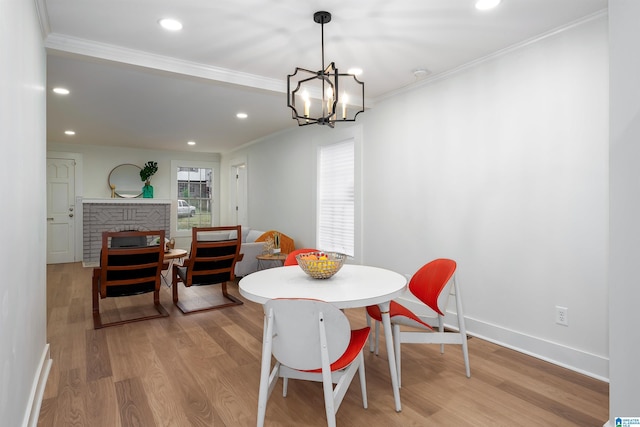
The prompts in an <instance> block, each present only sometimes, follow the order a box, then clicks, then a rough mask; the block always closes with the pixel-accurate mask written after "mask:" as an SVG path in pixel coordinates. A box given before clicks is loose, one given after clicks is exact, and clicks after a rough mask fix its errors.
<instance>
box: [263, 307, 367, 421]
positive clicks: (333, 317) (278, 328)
mask: <svg viewBox="0 0 640 427" xmlns="http://www.w3.org/2000/svg"><path fill="white" fill-rule="evenodd" d="M264 311H265V329H264V337H263V349H262V368H261V375H260V392H259V397H258V420H257V425H258V427H261V426H263V425H264V421H265V414H266V407H267V400H268V399H269V396H270V395H271V392H272V391H273V388H274V387H275V385H276V383H277V381H278V378H280V377H282V378H283V386H282V395H283V396H284V397H286V396H287V385H288V380H289V379H298V380H308V381H318V382H322V385H323V390H324V403H325V413H326V417H327V425H328V426H330V427H333V426H335V425H336V412H337V411H338V408H339V407H340V404H341V403H342V399H343V398H344V395H345V393H346V392H347V389H348V388H349V385H350V384H351V381H352V379H353V377H354V376H355V374H356V372H358V376H359V377H360V388H361V393H362V404H363V406H364V408H367V389H366V380H365V372H364V356H363V348H364V346H365V345H366V342H367V339H368V337H369V331H370V328H369V327H365V328H362V329H357V330H351V327H350V325H349V321H348V319H347V317H346V316H345V314H344V313H343V312H342V311H340V310H339V309H338V308H336V307H335V306H333V305H331V304H329V303H326V302H322V301H317V300H307V299H273V300H269V301H267V302H266V303H265V305H264ZM271 355H273V357H274V358H275V360H276V363H275V365H274V367H273V369H271ZM334 383H335V384H336V386H335V387H334V386H333V384H334Z"/></svg>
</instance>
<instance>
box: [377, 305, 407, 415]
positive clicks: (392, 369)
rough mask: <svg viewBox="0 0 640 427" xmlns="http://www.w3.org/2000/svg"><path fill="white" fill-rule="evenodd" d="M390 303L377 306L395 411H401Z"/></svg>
mask: <svg viewBox="0 0 640 427" xmlns="http://www.w3.org/2000/svg"><path fill="white" fill-rule="evenodd" d="M390 304H391V301H388V302H385V303H382V304H378V307H379V308H380V313H381V314H382V325H383V327H384V340H385V342H386V344H387V357H388V359H389V375H391V387H392V388H393V398H394V400H395V402H396V411H397V412H400V411H402V405H401V404H400V387H399V386H398V371H397V368H396V354H395V352H394V350H393V333H392V331H391V317H389V306H390Z"/></svg>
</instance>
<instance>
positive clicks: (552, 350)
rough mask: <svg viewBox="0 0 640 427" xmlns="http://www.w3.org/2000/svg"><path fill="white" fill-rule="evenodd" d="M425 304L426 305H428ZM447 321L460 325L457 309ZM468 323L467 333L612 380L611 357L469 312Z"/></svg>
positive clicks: (410, 305) (413, 306) (408, 304)
mask: <svg viewBox="0 0 640 427" xmlns="http://www.w3.org/2000/svg"><path fill="white" fill-rule="evenodd" d="M401 302H402V304H403V305H405V306H406V307H407V308H409V309H411V310H414V312H415V313H416V314H421V311H422V310H423V309H421V308H420V306H419V305H416V304H414V303H413V302H412V301H411V300H410V299H407V298H401ZM421 306H422V307H424V305H421ZM436 324H437V323H436ZM445 325H446V326H447V327H450V328H452V329H457V328H458V326H457V325H458V319H457V316H456V314H455V313H452V312H449V311H447V313H446V316H445ZM465 326H466V328H467V334H468V335H470V336H475V337H478V338H480V339H483V340H486V341H490V342H492V343H495V344H498V345H500V346H503V347H507V348H510V349H512V350H516V351H519V352H521V353H524V354H527V355H529V356H533V357H535V358H538V359H541V360H544V361H546V362H549V363H553V364H554V365H558V366H562V367H563V368H567V369H570V370H572V371H575V372H579V373H581V374H584V375H587V376H589V377H592V378H596V379H598V380H601V381H605V382H609V359H608V358H606V357H602V356H598V355H595V354H591V353H587V352H585V351H582V350H578V349H575V348H571V347H568V346H565V345H563V344H559V343H555V342H551V341H547V340H544V339H540V338H537V337H533V336H530V335H526V334H523V333H522V332H519V331H514V330H510V329H507V328H504V327H502V326H498V325H493V324H490V323H486V322H483V321H480V320H477V319H473V318H469V317H468V316H465ZM471 369H472V370H473V360H471Z"/></svg>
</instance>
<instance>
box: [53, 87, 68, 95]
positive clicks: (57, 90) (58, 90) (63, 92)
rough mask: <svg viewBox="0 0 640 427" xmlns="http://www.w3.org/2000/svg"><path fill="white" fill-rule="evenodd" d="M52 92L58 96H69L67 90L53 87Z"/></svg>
mask: <svg viewBox="0 0 640 427" xmlns="http://www.w3.org/2000/svg"><path fill="white" fill-rule="evenodd" d="M53 91H54V92H55V93H57V94H58V95H69V89H65V88H63V87H54V88H53Z"/></svg>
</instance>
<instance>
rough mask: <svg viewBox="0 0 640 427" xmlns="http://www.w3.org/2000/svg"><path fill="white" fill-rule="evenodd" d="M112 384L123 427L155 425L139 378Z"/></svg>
mask: <svg viewBox="0 0 640 427" xmlns="http://www.w3.org/2000/svg"><path fill="white" fill-rule="evenodd" d="M114 385H115V388H116V396H117V399H118V411H119V413H120V422H121V424H122V426H123V427H130V426H144V425H155V422H154V421H153V413H152V412H151V408H149V403H148V402H147V393H146V392H145V390H144V387H143V386H142V383H141V381H140V379H139V378H130V379H126V380H122V381H118V382H116V383H115V384H114Z"/></svg>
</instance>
